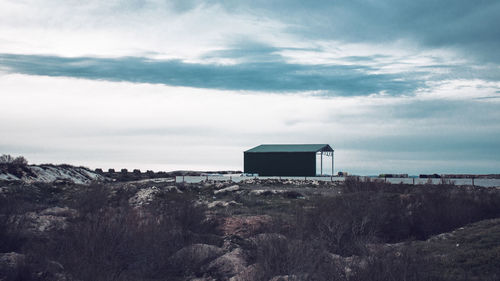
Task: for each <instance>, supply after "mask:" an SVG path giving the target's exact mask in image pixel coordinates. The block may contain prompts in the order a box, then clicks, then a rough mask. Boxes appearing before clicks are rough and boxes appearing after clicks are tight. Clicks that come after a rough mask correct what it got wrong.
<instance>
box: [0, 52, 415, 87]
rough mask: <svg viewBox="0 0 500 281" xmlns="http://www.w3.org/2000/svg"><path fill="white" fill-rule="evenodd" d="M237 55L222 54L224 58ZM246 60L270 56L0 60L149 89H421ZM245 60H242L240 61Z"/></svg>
mask: <svg viewBox="0 0 500 281" xmlns="http://www.w3.org/2000/svg"><path fill="white" fill-rule="evenodd" d="M239 52H241V50H236V51H225V52H224V53H225V54H226V55H229V57H231V56H234V57H239ZM251 56H262V57H268V56H275V59H274V61H271V60H269V59H263V60H262V61H259V60H257V59H256V60H252V61H248V62H242V63H238V64H231V65H215V64H200V63H185V62H182V61H179V60H152V59H148V58H140V57H125V58H92V57H77V58H64V57H55V56H40V55H13V54H2V55H0V66H3V67H5V68H7V70H8V71H9V72H12V73H23V74H31V75H47V76H65V77H77V78H85V79H96V80H109V81H127V82H135V83H153V84H165V85H173V86H187V87H197V88H209V89H225V90H249V91H270V92H298V91H321V92H324V93H326V94H327V95H370V94H377V93H380V92H383V93H386V94H390V95H401V94H411V93H412V92H413V91H415V90H416V89H417V88H419V87H422V86H423V83H422V82H421V81H418V80H414V79H411V78H410V77H408V75H404V76H403V75H398V74H370V73H369V71H370V70H371V69H370V68H369V67H366V66H362V65H313V66H311V65H301V64H291V63H286V62H284V61H283V60H281V59H280V57H279V56H276V55H271V54H270V53H269V52H262V51H261V50H259V51H257V52H254V53H253V54H252V55H251ZM244 58H245V57H244Z"/></svg>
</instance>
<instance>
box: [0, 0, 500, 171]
mask: <svg viewBox="0 0 500 281" xmlns="http://www.w3.org/2000/svg"><path fill="white" fill-rule="evenodd" d="M499 14H500V2H499V1H497V0H491V1H482V0H477V1H468V0H453V1H451V0H441V1H434V0H432V1H431V0H422V1H414V0H412V1H410V0H397V1H396V0H377V1H375V0H364V1H360V0H350V1H347V0H346V1H335V0H329V1H326V0H318V1H299V0H287V1H284V0H276V1H268V0H267V1H263V0H253V1H228V0H204V1H203V0H179V1H177V0H173V1H159V0H144V1H140V0H110V1H98V0H88V1H76V0H45V1H41V0H0V108H1V110H0V128H1V129H0V153H1V154H11V155H13V156H17V155H23V156H25V157H26V158H27V159H28V161H29V162H30V163H56V164H58V163H68V164H73V165H83V166H87V167H90V168H103V169H108V168H115V169H121V168H128V169H135V168H138V169H141V170H155V171H172V170H228V169H230V170H242V169H243V151H244V150H247V149H250V148H252V147H254V146H257V145H259V144H272V143H297V144H302V143H327V144H330V145H331V146H332V147H333V148H334V149H335V172H337V171H347V172H350V173H353V174H360V175H372V174H380V173H408V174H415V175H417V174H421V173H482V174H484V173H500V52H499V50H500V17H499V16H498V15H499Z"/></svg>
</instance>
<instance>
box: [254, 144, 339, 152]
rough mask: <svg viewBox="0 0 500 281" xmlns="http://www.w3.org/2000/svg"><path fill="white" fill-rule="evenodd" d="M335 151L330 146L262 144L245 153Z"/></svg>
mask: <svg viewBox="0 0 500 281" xmlns="http://www.w3.org/2000/svg"><path fill="white" fill-rule="evenodd" d="M319 151H333V149H332V148H331V147H330V146H329V145H328V144H261V145H259V146H256V147H254V148H252V149H249V150H247V151H245V152H250V153H266V152H319Z"/></svg>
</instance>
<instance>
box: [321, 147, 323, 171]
mask: <svg viewBox="0 0 500 281" xmlns="http://www.w3.org/2000/svg"><path fill="white" fill-rule="evenodd" d="M321 176H323V151H321Z"/></svg>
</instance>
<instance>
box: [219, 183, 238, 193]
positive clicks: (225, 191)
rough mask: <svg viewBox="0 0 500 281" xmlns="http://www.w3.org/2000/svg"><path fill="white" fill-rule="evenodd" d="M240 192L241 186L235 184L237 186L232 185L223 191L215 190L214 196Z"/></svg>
mask: <svg viewBox="0 0 500 281" xmlns="http://www.w3.org/2000/svg"><path fill="white" fill-rule="evenodd" d="M238 190H240V186H239V185H237V184H235V185H231V186H229V187H226V188H223V189H219V190H215V191H214V194H221V193H222V194H223V193H228V192H234V191H238Z"/></svg>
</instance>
